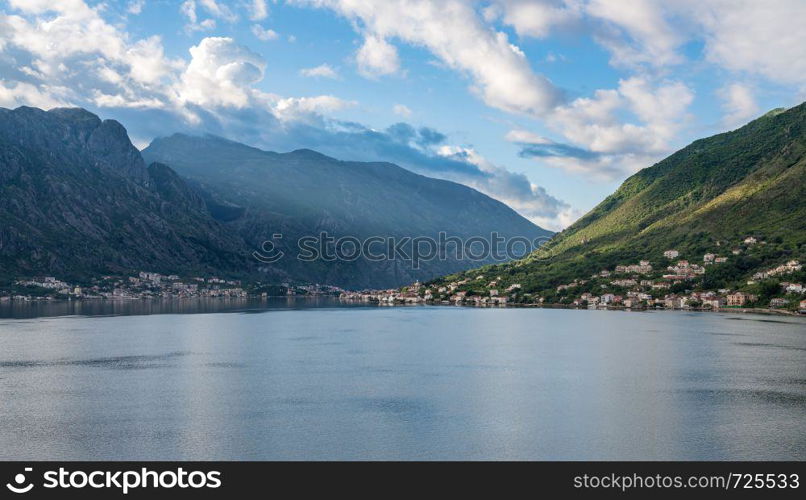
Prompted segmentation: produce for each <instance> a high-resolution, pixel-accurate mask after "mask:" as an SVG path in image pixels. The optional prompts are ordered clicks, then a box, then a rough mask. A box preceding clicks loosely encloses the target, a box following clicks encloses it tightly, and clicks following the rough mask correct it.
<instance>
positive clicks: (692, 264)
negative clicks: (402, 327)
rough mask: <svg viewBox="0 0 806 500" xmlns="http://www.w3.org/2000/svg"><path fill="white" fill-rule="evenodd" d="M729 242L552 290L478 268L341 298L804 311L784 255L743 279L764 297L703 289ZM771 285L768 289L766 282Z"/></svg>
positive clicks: (804, 296) (670, 253) (805, 301)
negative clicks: (526, 286) (720, 248)
mask: <svg viewBox="0 0 806 500" xmlns="http://www.w3.org/2000/svg"><path fill="white" fill-rule="evenodd" d="M742 243H743V244H744V246H745V247H749V246H753V245H756V244H763V243H764V242H763V241H759V240H758V239H757V238H755V237H747V238H746V239H744V240H743V241H742ZM742 251H743V250H742V249H740V248H735V249H733V250H731V251H730V254H731V255H719V254H717V253H705V254H703V255H699V256H698V258H697V260H696V261H694V260H693V259H692V260H687V259H684V258H682V256H681V253H680V252H679V251H677V250H675V249H669V250H666V251H664V252H663V255H662V256H663V260H664V261H666V262H669V265H668V266H666V267H664V268H656V267H655V266H653V264H652V262H650V261H649V260H640V261H639V262H637V263H624V264H620V265H617V266H615V268H613V269H602V270H601V271H600V272H598V273H596V274H593V275H592V276H589V277H585V278H579V279H575V280H573V281H571V282H569V283H564V284H560V285H558V286H557V287H556V289H555V290H554V293H552V294H551V295H552V296H551V297H550V298H549V297H547V296H545V295H548V294H539V293H524V292H523V286H522V285H521V284H520V283H508V284H505V283H503V281H504V278H503V277H501V276H486V275H485V274H484V273H483V272H481V273H480V274H478V275H476V276H473V277H466V278H464V279H461V280H456V281H451V282H446V283H438V284H421V283H419V282H417V283H414V284H413V285H410V286H408V287H404V288H402V289H400V290H374V291H363V292H345V293H343V294H341V299H342V300H347V301H363V302H376V303H379V304H387V305H391V304H417V303H439V304H457V305H476V306H506V305H532V306H564V307H575V308H593V309H596V308H602V309H650V308H652V309H655V308H662V309H690V310H726V309H744V308H752V309H769V310H776V311H781V312H786V311H791V312H800V313H802V314H806V287H804V284H803V283H798V282H793V281H791V280H789V279H787V277H788V276H791V275H794V274H802V273H800V271H801V270H802V269H803V266H802V264H801V263H800V262H799V261H797V260H792V259H790V260H787V261H785V262H783V263H781V264H780V265H778V266H775V267H772V268H770V269H765V270H763V271H759V272H756V273H754V274H753V275H752V277H750V279H748V280H746V282H745V284H746V285H747V286H746V287H744V288H753V285H757V284H759V285H760V284H762V283H763V284H764V286H765V287H766V289H767V291H768V294H771V295H773V296H772V297H769V298H764V297H761V296H760V295H758V294H754V293H751V292H748V291H745V290H738V289H727V288H718V289H715V290H707V289H702V286H701V283H702V278H703V277H704V275H705V274H706V273H707V272H708V270H709V269H713V268H715V267H716V266H719V265H723V264H726V263H727V262H728V261H729V259H730V258H731V257H732V256H736V255H739V254H741V253H742ZM770 287H772V288H773V290H772V291H771V292H770V291H769V288H770Z"/></svg>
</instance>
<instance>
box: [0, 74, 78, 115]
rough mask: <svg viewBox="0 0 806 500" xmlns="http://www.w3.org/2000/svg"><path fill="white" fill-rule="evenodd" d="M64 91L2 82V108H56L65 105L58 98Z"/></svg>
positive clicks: (0, 99)
mask: <svg viewBox="0 0 806 500" xmlns="http://www.w3.org/2000/svg"><path fill="white" fill-rule="evenodd" d="M64 90H65V89H53V88H49V87H42V88H40V87H37V86H36V85H32V84H30V83H24V82H6V81H5V80H0V107H3V108H16V107H18V106H23V105H24V106H36V107H38V108H42V109H50V108H56V107H59V106H63V105H64V101H62V100H60V99H59V98H58V94H60V93H63V92H64Z"/></svg>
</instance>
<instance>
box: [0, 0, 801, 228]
mask: <svg viewBox="0 0 806 500" xmlns="http://www.w3.org/2000/svg"><path fill="white" fill-rule="evenodd" d="M804 18H806V2H803V1H802V0H771V1H769V2H755V1H746V0H731V1H727V0H724V1H723V0H697V1H695V0H679V1H677V2H662V1H660V0H630V1H618V0H608V1H605V0H479V1H475V0H383V1H381V0H376V1H373V0H364V1H360V0H289V1H270V0H232V1H224V0H175V1H172V0H144V1H141V0H133V1H130V0H125V1H123V0H122V1H111V0H107V1H98V0H95V1H93V0H60V1H58V2H53V1H46V0H3V1H0V106H3V107H16V106H19V105H32V106H39V107H43V108H51V107H54V106H82V107H85V108H87V109H90V110H91V111H93V112H96V113H98V114H99V115H100V116H102V117H103V118H114V119H118V120H119V121H121V122H122V123H123V124H124V125H125V126H126V127H127V129H128V130H129V133H130V135H131V136H132V138H133V140H134V141H135V143H136V144H137V145H138V146H140V147H142V146H145V145H146V144H148V142H149V141H150V140H151V139H153V138H154V137H155V136H160V135H167V134H170V133H173V132H176V131H182V132H190V133H215V134H218V135H223V136H225V137H228V138H231V139H235V140H239V141H243V142H246V143H249V144H252V145H255V146H258V147H263V148H266V149H274V150H280V151H287V150H291V149H296V148H301V147H307V148H312V149H317V150H320V151H322V152H324V153H327V154H331V155H333V156H336V157H338V158H341V159H355V160H389V161H393V162H395V163H398V164H400V165H402V166H404V167H406V168H409V169H411V170H413V171H416V172H418V173H422V174H424V175H430V176H434V177H441V178H446V179H450V180H454V181H457V182H461V183H464V184H467V185H470V186H472V187H474V188H476V189H479V190H480V191H482V192H485V193H486V194H489V195H490V196H493V197H495V198H497V199H500V200H502V201H504V202H506V203H508V204H509V205H510V206H512V207H513V208H515V209H516V210H518V211H519V212H520V213H522V214H523V215H525V216H526V217H529V218H530V219H531V220H533V221H535V222H536V223H538V224H540V225H542V226H544V227H547V228H550V229H555V230H557V229H561V228H563V227H565V226H567V225H568V224H570V223H571V222H573V221H574V220H575V219H576V218H578V217H579V216H580V215H582V214H584V212H586V211H587V210H589V209H590V208H592V207H593V206H595V205H596V204H597V203H598V202H599V201H601V200H602V199H603V198H604V197H605V196H607V195H608V194H609V193H610V192H612V191H613V190H614V189H615V188H616V187H617V186H618V185H619V184H620V182H622V181H623V180H624V179H625V178H626V177H627V176H629V175H631V174H632V173H634V172H636V171H637V170H639V169H640V168H643V167H646V166H649V165H651V164H652V163H653V162H655V161H657V160H659V159H661V158H663V157H664V156H666V155H668V154H669V153H670V152H672V151H674V150H675V149H678V148H679V147H682V146H684V145H686V144H687V143H689V142H690V141H692V140H693V139H696V138H698V137H702V136H707V135H711V134H714V133H718V132H721V131H725V130H729V129H732V128H735V127H737V126H739V125H741V124H743V123H746V122H747V121H749V120H750V119H752V118H754V117H756V116H758V115H760V114H762V113H763V112H765V111H767V110H769V109H772V108H775V107H781V106H783V107H788V106H792V105H795V104H798V103H800V102H801V101H803V100H804V96H806V30H803V29H802V27H801V26H800V23H801V22H802V20H803V19H804Z"/></svg>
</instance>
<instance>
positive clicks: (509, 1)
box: [485, 0, 580, 38]
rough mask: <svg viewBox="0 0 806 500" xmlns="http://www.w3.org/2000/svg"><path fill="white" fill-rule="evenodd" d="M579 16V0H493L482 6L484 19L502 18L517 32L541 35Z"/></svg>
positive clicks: (519, 33) (541, 36)
mask: <svg viewBox="0 0 806 500" xmlns="http://www.w3.org/2000/svg"><path fill="white" fill-rule="evenodd" d="M579 17H580V6H579V5H578V2H566V4H563V3H562V2H557V1H555V0H496V1H495V3H493V4H492V5H491V6H490V7H488V8H487V10H485V18H486V20H487V21H493V20H495V19H498V18H502V20H503V22H504V23H506V24H508V25H510V26H512V27H514V28H515V31H516V32H517V33H518V35H520V36H532V37H537V38H544V37H546V36H548V35H549V33H550V32H551V30H552V28H555V27H557V26H568V25H571V24H574V23H576V22H577V20H578V19H579Z"/></svg>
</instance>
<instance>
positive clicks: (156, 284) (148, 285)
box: [0, 271, 343, 302]
mask: <svg viewBox="0 0 806 500" xmlns="http://www.w3.org/2000/svg"><path fill="white" fill-rule="evenodd" d="M341 292H343V290H342V289H340V288H338V287H332V286H328V285H318V284H316V285H314V284H311V285H292V284H290V283H283V284H281V285H273V286H271V287H265V286H260V284H252V285H250V286H246V285H243V284H242V283H241V281H240V280H228V279H224V278H219V277H215V276H213V277H199V276H196V277H191V278H180V277H179V276H178V275H175V274H172V275H164V274H160V273H155V272H148V271H140V272H139V273H137V274H136V275H133V276H102V277H100V278H97V279H93V280H91V282H90V284H89V285H85V286H82V285H78V284H71V283H68V282H66V281H63V280H61V279H58V278H56V277H53V276H38V277H34V278H31V279H19V280H16V281H15V282H14V284H13V286H12V287H11V289H10V290H8V291H0V302H9V301H23V302H27V301H38V300H59V299H64V300H93V299H107V300H136V299H184V298H239V299H242V298H247V297H268V296H277V295H283V296H290V295H336V294H339V293H341Z"/></svg>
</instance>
